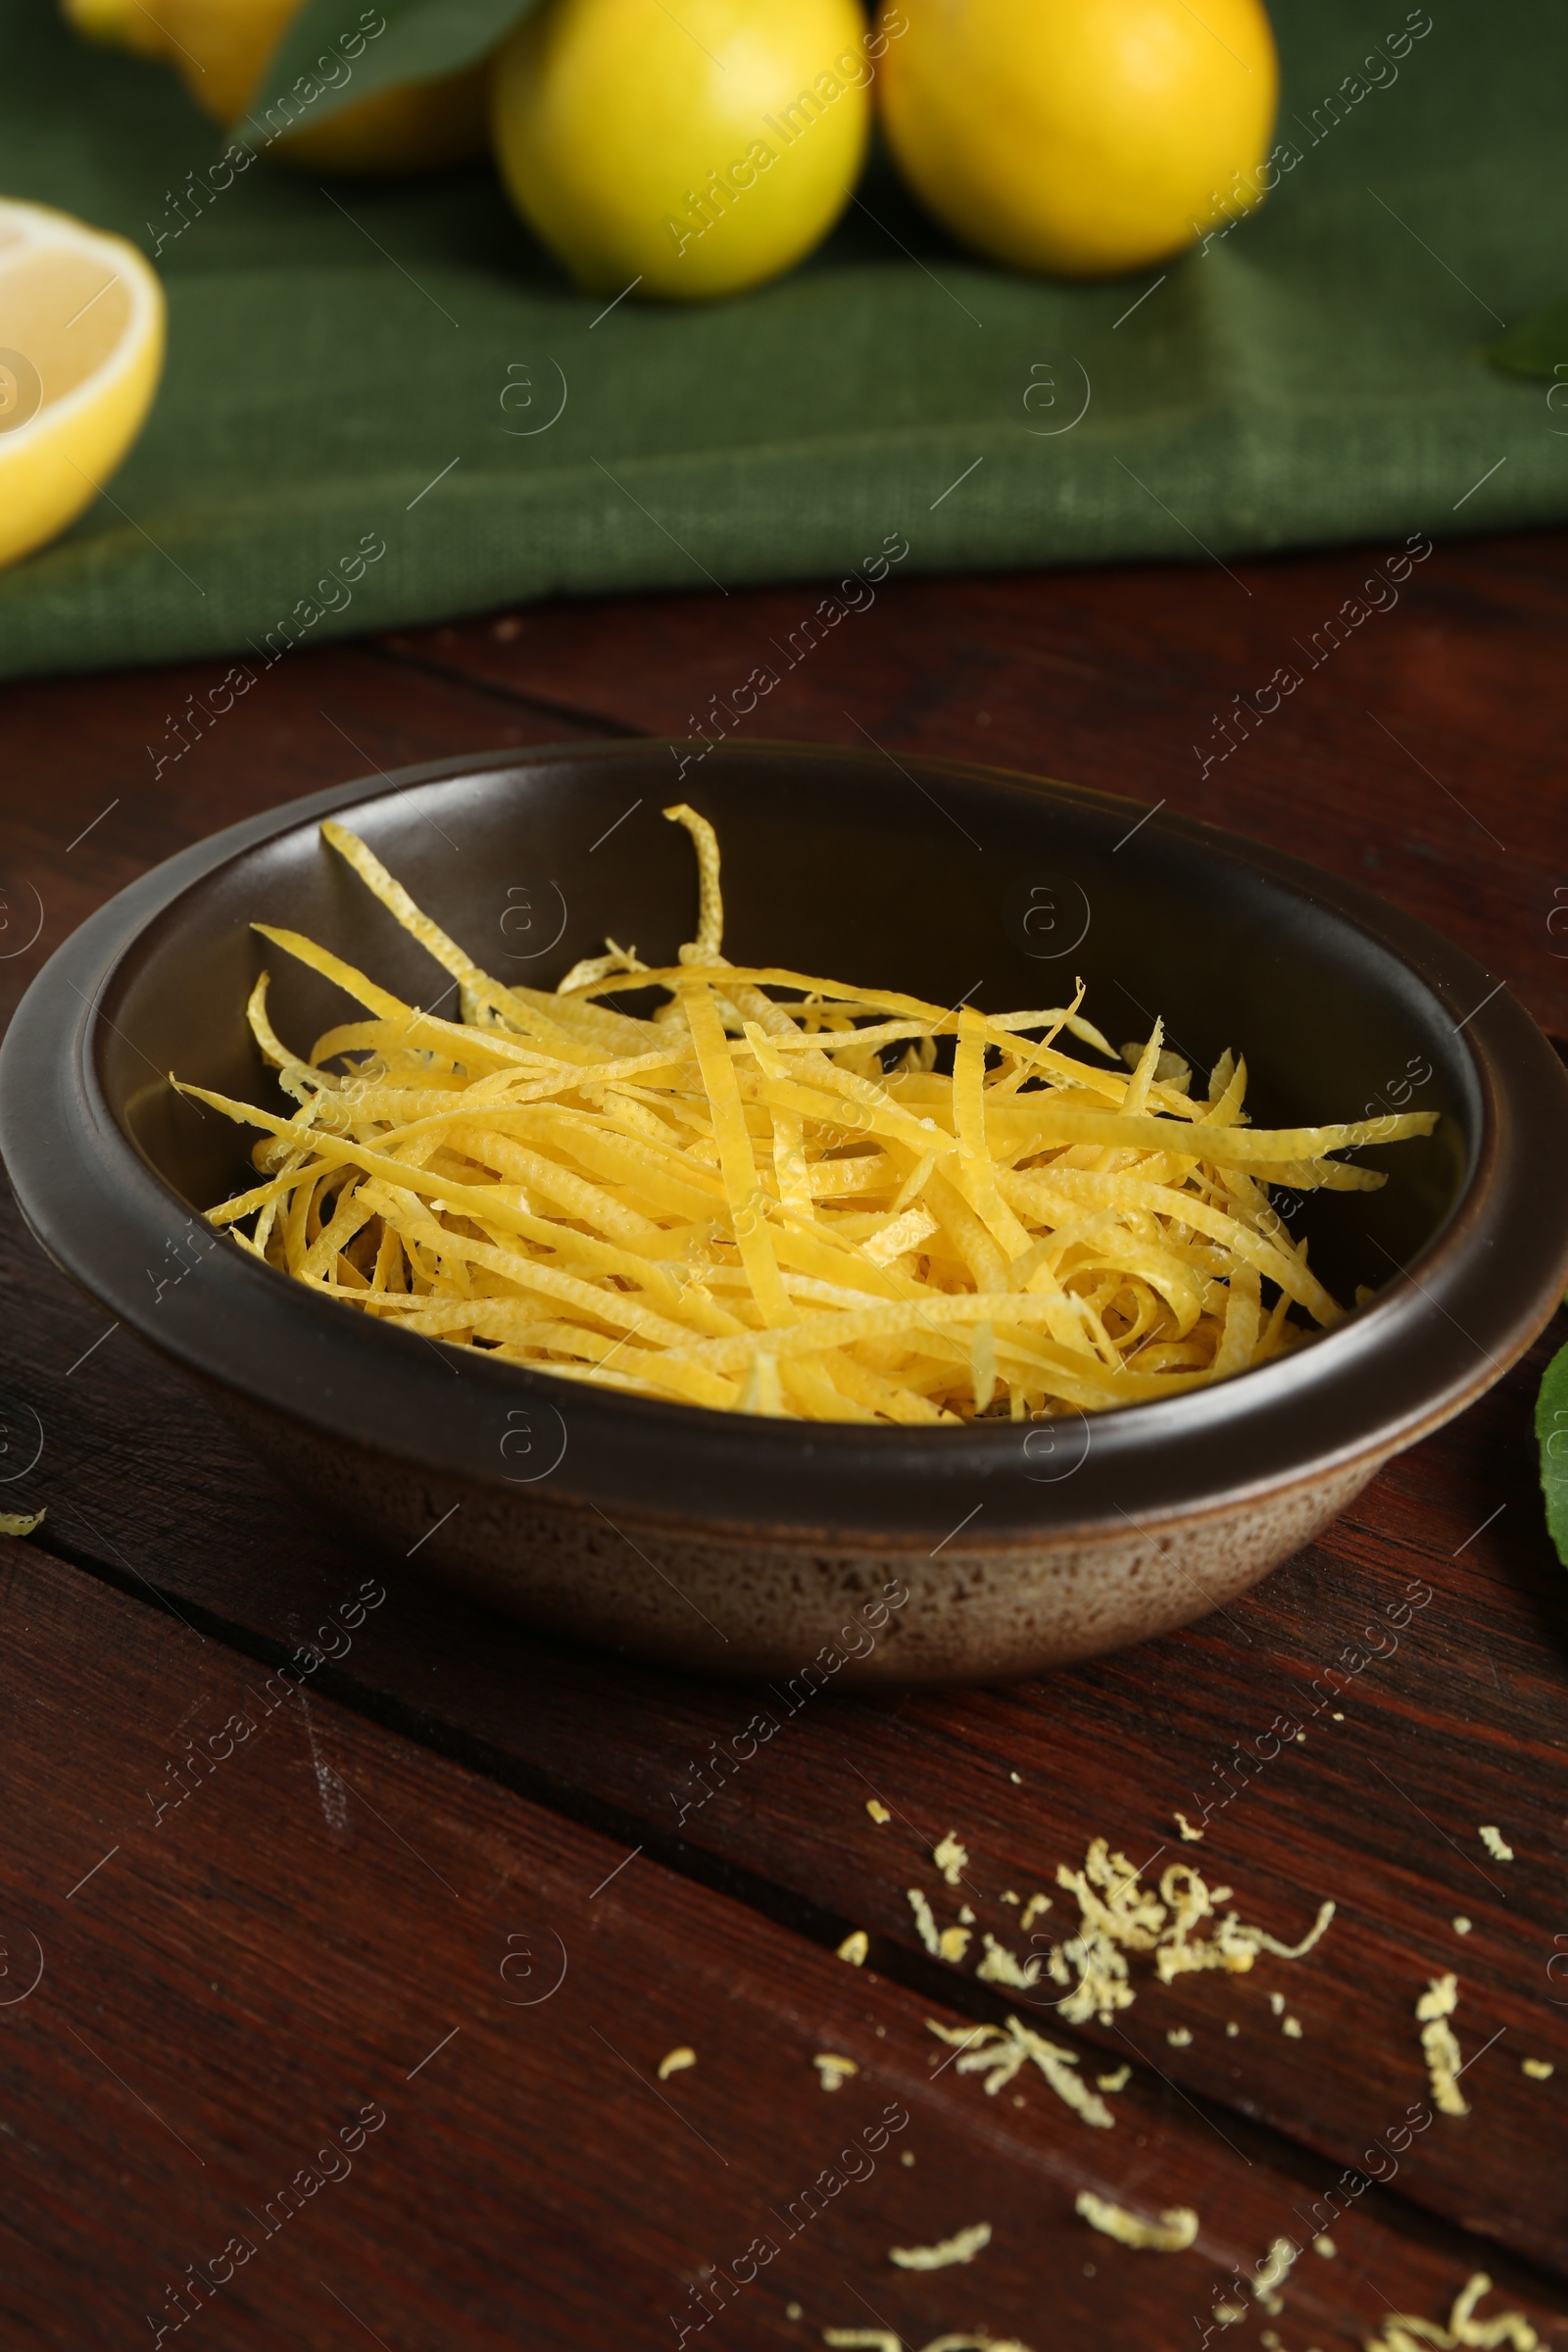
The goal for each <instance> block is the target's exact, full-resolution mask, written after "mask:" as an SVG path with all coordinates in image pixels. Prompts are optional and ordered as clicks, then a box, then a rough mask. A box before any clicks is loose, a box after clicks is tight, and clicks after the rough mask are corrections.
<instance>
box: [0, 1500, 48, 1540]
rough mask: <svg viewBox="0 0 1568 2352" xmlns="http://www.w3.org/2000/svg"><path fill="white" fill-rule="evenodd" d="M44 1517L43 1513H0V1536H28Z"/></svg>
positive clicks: (40, 1523) (41, 1523) (39, 1525)
mask: <svg viewBox="0 0 1568 2352" xmlns="http://www.w3.org/2000/svg"><path fill="white" fill-rule="evenodd" d="M46 1507H47V1506H46ZM44 1516H45V1513H44V1511H0V1536H30V1535H31V1533H32V1531H33V1529H34V1528H35V1527H41V1526H42V1525H43V1522H44Z"/></svg>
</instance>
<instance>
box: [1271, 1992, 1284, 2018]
mask: <svg viewBox="0 0 1568 2352" xmlns="http://www.w3.org/2000/svg"><path fill="white" fill-rule="evenodd" d="M1268 2005H1269V2007H1270V2008H1271V2009H1272V2010H1273V2012H1274V2014H1275V2016H1276V2017H1283V2016H1284V2015H1285V1995H1284V1993H1283V1992H1271V1993H1270V1994H1269V1996H1268Z"/></svg>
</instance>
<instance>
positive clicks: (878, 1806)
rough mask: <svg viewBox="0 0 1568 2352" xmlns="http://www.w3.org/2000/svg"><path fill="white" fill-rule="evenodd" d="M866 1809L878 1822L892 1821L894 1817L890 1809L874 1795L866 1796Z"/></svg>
mask: <svg viewBox="0 0 1568 2352" xmlns="http://www.w3.org/2000/svg"><path fill="white" fill-rule="evenodd" d="M865 1809H866V1811H867V1812H868V1813H869V1814H870V1816H871V1819H872V1820H873V1821H874V1822H877V1823H878V1824H880V1823H882V1822H884V1821H891V1820H892V1819H893V1816H892V1814H891V1813H890V1812H889V1811H888V1809H887V1807H886V1805H884V1804H882V1803H881V1802H880V1801H879V1799H878V1798H876V1797H874V1796H868V1797H867V1798H866V1800H865Z"/></svg>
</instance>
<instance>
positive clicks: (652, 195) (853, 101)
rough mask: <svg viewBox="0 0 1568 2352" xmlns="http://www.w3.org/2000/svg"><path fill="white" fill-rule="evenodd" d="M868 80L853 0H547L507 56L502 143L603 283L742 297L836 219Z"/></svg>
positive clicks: (560, 242) (531, 210)
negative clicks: (672, 0)
mask: <svg viewBox="0 0 1568 2352" xmlns="http://www.w3.org/2000/svg"><path fill="white" fill-rule="evenodd" d="M870 78H871V66H870V63H869V61H868V59H867V56H866V44H865V21H864V19H863V17H862V16H861V14H860V11H859V8H858V5H857V0H788V5H784V4H783V0H676V5H675V7H674V8H673V9H670V8H665V7H664V6H663V5H662V0H542V5H541V6H540V7H538V8H537V9H535V11H534V12H533V14H532V15H531V16H528V17H526V18H525V19H524V20H523V22H522V24H521V25H519V26H518V28H517V30H516V32H515V34H514V35H513V37H512V39H511V40H510V41H509V42H508V43H507V45H506V47H505V48H504V49H503V50H502V51H501V54H500V56H499V57H498V58H497V60H496V69H495V83H494V95H493V100H492V109H493V123H494V130H495V144H496V155H497V159H498V161H499V163H500V166H501V172H502V176H503V178H504V179H505V180H506V183H507V186H508V188H509V189H510V190H511V193H512V197H513V200H514V202H515V205H516V207H517V210H518V212H519V213H521V215H522V217H523V219H524V220H525V221H527V222H528V223H529V225H530V226H531V227H532V228H533V229H534V230H535V231H536V232H537V233H538V235H539V236H540V237H542V238H543V240H544V242H545V243H546V244H547V245H548V246H550V247H551V249H552V250H553V251H554V252H555V253H556V254H558V255H559V256H560V258H561V259H562V261H563V262H564V264H565V265H566V267H567V269H568V270H570V271H571V272H572V275H573V276H574V277H575V278H576V279H577V280H578V282H579V283H580V284H582V285H584V286H587V287H588V288H589V289H590V290H591V291H593V292H594V293H598V294H618V293H620V292H621V291H622V290H623V289H625V288H627V287H629V286H630V285H631V284H632V283H633V281H634V280H635V281H637V284H638V291H639V293H640V294H645V295H646V294H653V295H662V296H666V297H671V298H675V299H679V298H681V297H691V296H705V295H714V294H732V293H735V292H736V291H737V290H738V289H739V288H741V287H743V286H752V285H757V284H759V283H760V281H761V280H762V279H763V278H768V277H773V276H776V275H777V273H778V272H779V270H788V269H790V268H792V267H793V265H794V264H795V263H796V262H798V261H800V260H801V259H802V258H803V256H804V255H806V254H808V253H809V252H810V250H811V248H812V246H813V245H815V244H816V243H818V241H819V240H820V239H821V238H822V237H824V236H825V235H826V234H827V231H828V230H829V229H830V228H831V227H832V225H833V222H834V221H836V220H837V219H838V217H839V214H840V213H841V212H842V211H843V209H844V207H845V205H846V203H847V202H848V201H849V194H850V190H851V188H852V187H853V186H854V184H855V179H856V175H857V173H858V171H859V169H860V164H861V160H862V158H863V156H864V153H865V142H866V138H867V135H868V132H869V128H870V101H869V97H868V85H869V82H870Z"/></svg>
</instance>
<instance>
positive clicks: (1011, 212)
mask: <svg viewBox="0 0 1568 2352" xmlns="http://www.w3.org/2000/svg"><path fill="white" fill-rule="evenodd" d="M895 19H897V20H899V21H901V22H903V23H905V24H906V25H907V30H906V31H904V32H903V33H902V34H899V35H898V36H897V37H889V38H888V46H887V53H886V56H885V59H884V61H883V64H882V67H881V70H880V73H879V76H878V79H879V82H880V94H881V104H882V120H883V123H884V125H885V127H886V130H887V136H888V142H889V145H890V146H891V147H892V150H893V153H894V157H895V159H896V160H897V162H898V165H899V168H900V170H901V171H902V172H903V173H904V175H905V177H906V178H907V181H908V182H909V185H910V186H911V187H912V188H913V189H914V190H915V192H916V193H917V194H918V195H919V196H920V197H921V198H922V200H923V201H924V202H925V204H926V205H927V206H928V207H929V208H930V210H931V211H932V212H933V213H934V214H935V215H936V217H937V219H938V220H939V221H943V222H944V223H945V224H946V226H947V227H949V228H950V229H952V231H953V232H954V234H955V235H956V236H957V237H960V238H962V240H963V241H964V242H965V243H966V244H969V245H973V246H976V247H978V248H979V250H980V251H981V252H982V253H986V254H990V255H991V256H992V257H993V258H994V259H995V260H997V261H1000V262H1005V263H1008V264H1010V265H1011V266H1012V267H1013V268H1015V269H1019V270H1053V271H1055V272H1058V273H1059V274H1062V275H1064V276H1068V277H1096V276H1101V275H1108V274H1110V273H1113V272H1115V271H1118V270H1133V269H1137V268H1139V267H1141V266H1143V265H1146V264H1148V263H1151V262H1157V261H1163V260H1164V259H1165V258H1166V257H1167V256H1168V255H1170V254H1174V253H1179V252H1180V251H1181V249H1182V248H1183V246H1185V245H1188V244H1190V243H1191V242H1192V239H1193V238H1194V236H1195V235H1196V234H1198V233H1199V232H1200V231H1201V229H1203V228H1206V227H1208V226H1210V225H1212V224H1213V223H1215V222H1216V221H1219V220H1220V219H1222V218H1227V217H1234V216H1235V215H1236V214H1237V213H1239V212H1245V211H1247V210H1248V209H1250V206H1251V205H1253V204H1256V203H1257V202H1259V201H1260V200H1261V197H1262V193H1263V186H1264V181H1263V179H1262V177H1261V176H1260V167H1262V166H1263V164H1264V158H1265V150H1266V148H1267V146H1268V140H1269V134H1270V131H1271V129H1272V127H1273V123H1274V113H1275V105H1276V101H1277V98H1278V92H1279V64H1278V59H1277V56H1276V53H1275V48H1274V37H1273V34H1272V32H1271V30H1270V27H1269V21H1268V17H1267V15H1266V13H1265V11H1264V10H1263V8H1262V7H1261V5H1260V4H1259V0H1192V4H1191V5H1189V4H1188V0H897V6H893V5H892V0H886V4H885V5H884V8H883V15H882V30H883V33H884V35H891V34H892V29H893V25H894V20H895Z"/></svg>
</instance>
